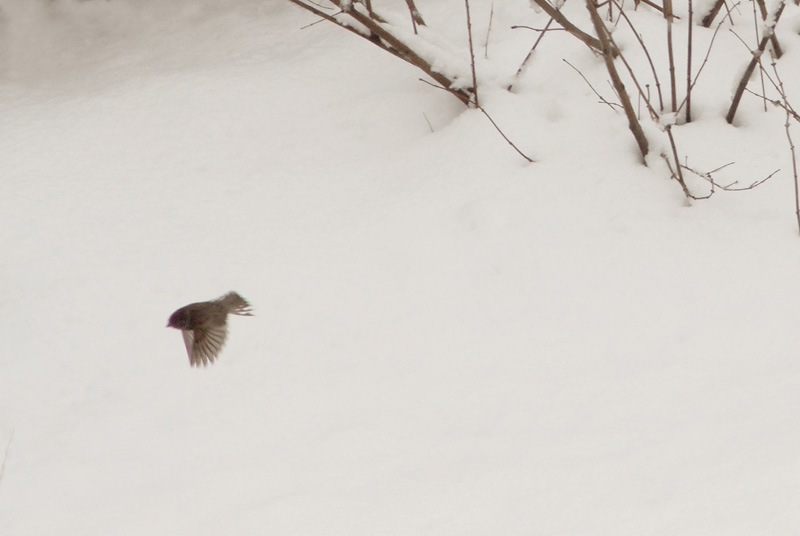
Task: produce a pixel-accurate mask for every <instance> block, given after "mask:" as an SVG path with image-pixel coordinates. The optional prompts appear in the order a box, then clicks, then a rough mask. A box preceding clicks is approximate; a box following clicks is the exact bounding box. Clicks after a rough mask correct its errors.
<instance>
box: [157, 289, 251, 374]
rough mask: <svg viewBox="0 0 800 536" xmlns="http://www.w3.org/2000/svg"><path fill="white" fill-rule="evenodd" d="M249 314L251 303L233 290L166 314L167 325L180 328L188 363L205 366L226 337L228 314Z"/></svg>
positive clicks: (213, 357) (219, 348) (216, 353)
mask: <svg viewBox="0 0 800 536" xmlns="http://www.w3.org/2000/svg"><path fill="white" fill-rule="evenodd" d="M229 314H234V315H242V316H252V312H251V309H250V304H249V303H247V301H246V300H245V299H244V298H242V297H241V296H239V295H238V294H237V293H235V292H229V293H227V294H225V295H224V296H222V297H221V298H219V299H217V300H211V301H205V302H198V303H190V304H189V305H186V306H185V307H181V308H180V309H178V310H177V311H175V312H174V313H172V315H171V316H170V317H169V322H168V323H167V327H170V328H175V329H179V330H181V333H183V342H184V343H185V344H186V352H187V353H188V354H189V363H190V364H191V365H192V366H195V365H197V366H199V365H200V364H203V365H208V363H213V362H214V359H216V358H217V355H218V354H219V352H220V350H222V346H223V345H224V344H225V339H226V338H227V336H228V315H229Z"/></svg>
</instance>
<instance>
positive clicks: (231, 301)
mask: <svg viewBox="0 0 800 536" xmlns="http://www.w3.org/2000/svg"><path fill="white" fill-rule="evenodd" d="M219 301H220V302H221V303H222V305H224V306H225V309H227V310H228V312H229V313H231V314H234V315H241V316H253V309H252V307H251V306H250V304H249V303H247V300H245V299H244V298H242V297H241V296H239V295H238V294H237V293H235V292H228V293H227V294H225V295H224V296H223V297H221V298H220V299H219Z"/></svg>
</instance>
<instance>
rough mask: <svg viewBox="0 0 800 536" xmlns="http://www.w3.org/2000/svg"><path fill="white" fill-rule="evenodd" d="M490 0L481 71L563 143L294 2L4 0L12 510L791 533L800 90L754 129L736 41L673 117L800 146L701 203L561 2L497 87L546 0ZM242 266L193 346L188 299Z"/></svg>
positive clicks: (758, 143) (97, 518) (798, 520)
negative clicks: (173, 318) (728, 117)
mask: <svg viewBox="0 0 800 536" xmlns="http://www.w3.org/2000/svg"><path fill="white" fill-rule="evenodd" d="M417 4H418V5H419V7H420V9H421V10H422V11H423V13H425V14H426V16H428V17H429V18H430V20H429V22H430V24H431V26H433V27H436V28H437V29H438V30H439V31H441V32H442V33H443V35H444V36H445V37H447V38H450V39H454V40H455V39H463V35H462V36H461V37H458V36H459V35H460V34H459V32H461V33H463V4H461V3H460V2H455V1H450V0H440V1H434V0H428V1H423V0H418V1H417ZM495 4H496V5H495V10H494V15H493V26H492V34H491V39H490V47H489V51H488V52H489V53H488V58H489V59H488V60H483V59H479V66H480V67H481V68H482V69H483V70H482V76H483V77H484V84H485V86H484V87H485V91H484V93H483V94H482V95H481V97H482V99H483V104H484V106H485V107H486V108H487V110H489V111H490V112H491V113H492V114H493V117H494V119H495V120H496V121H497V122H498V123H499V124H500V125H501V126H503V128H504V130H505V131H506V133H507V134H508V135H509V136H510V137H511V138H512V139H513V140H514V141H515V142H516V143H517V144H518V145H519V146H520V148H521V149H522V150H523V151H525V152H527V153H529V154H530V155H531V156H532V157H533V158H534V159H535V160H536V163H534V164H528V163H526V162H525V161H524V160H523V159H521V158H520V157H519V156H518V155H517V154H516V153H514V151H513V150H511V148H510V147H509V146H508V145H507V144H506V143H505V142H504V141H503V140H502V138H500V136H499V135H497V133H496V132H495V131H494V130H493V128H492V127H491V125H490V124H489V123H488V121H487V120H486V119H485V117H483V115H482V114H480V113H479V112H477V111H475V110H465V109H464V108H463V106H461V105H460V103H458V101H457V100H456V99H454V98H453V97H452V96H450V95H448V94H446V93H445V92H443V91H440V90H437V89H434V88H431V87H430V86H429V85H426V84H423V83H421V82H419V80H418V78H419V76H420V73H419V72H418V71H416V70H414V69H413V68H412V67H410V66H408V65H406V64H403V63H402V62H400V61H399V60H397V59H396V58H393V57H391V56H390V55H388V54H386V53H385V52H382V51H380V50H378V49H377V48H376V47H374V46H371V45H370V44H369V43H367V42H366V41H364V40H361V39H359V38H358V37H357V36H354V35H352V34H350V33H348V32H345V31H342V30H341V29H338V28H336V27H334V26H332V25H331V24H328V23H322V24H316V25H314V26H311V27H307V28H303V27H304V26H306V25H308V24H309V23H311V22H313V21H314V19H313V18H312V17H310V16H309V15H308V14H307V13H305V12H303V11H301V10H300V9H298V8H296V7H294V6H292V5H290V4H289V3H288V2H285V1H278V0H271V1H266V0H236V1H231V2H214V1H212V0H203V1H190V0H174V1H170V2H159V1H156V0H139V1H135V0H128V1H113V2H79V1H77V0H69V1H68V0H58V1H57V2H53V3H48V2H44V1H38V0H37V1H34V0H0V69H1V71H0V125H2V126H0V129H2V133H3V135H2V136H0V158H2V167H1V169H0V252H1V253H2V258H1V259H0V317H2V322H0V366H1V367H2V372H1V373H0V456H3V460H4V461H3V470H2V474H0V534H3V535H4V536H6V535H8V536H12V535H14V536H16V535H20V536H22V535H25V536H27V535H48V534H53V535H65V534H79V535H83V534H86V535H108V534H113V535H122V534H131V535H141V534H148V535H150V534H169V535H173V534H192V535H204V534H209V535H219V534H254V535H255V534H259V535H262V534H275V535H302V536H310V535H334V534H335V535H347V536H355V535H364V536H368V535H369V536H373V535H404V536H405V535H422V534H426V535H436V536H445V535H454V536H455V535H458V536H465V535H493V536H494V535H502V536H510V535H556V534H558V535H570V536H583V535H592V536H598V535H609V536H612V535H613V536H620V535H637V536H638V535H643V534H647V535H650V536H658V535H664V536H675V535H680V536H688V535H704V536H705V535H725V536H735V535H759V536H763V535H770V536H782V535H785V536H796V534H797V533H798V530H800V508H798V504H800V451H799V450H798V443H800V426H798V422H800V421H799V420H798V409H800V335H799V332H798V325H800V318H799V317H798V316H799V315H798V302H799V301H800V239H799V238H798V232H797V230H796V227H795V220H794V214H793V210H794V201H793V187H792V181H791V179H792V177H791V172H790V166H791V162H790V156H789V152H788V149H787V146H786V141H785V137H784V136H785V134H784V132H783V130H782V126H781V125H782V123H783V116H782V114H781V112H780V111H775V110H772V111H770V112H769V113H764V112H763V111H761V110H760V108H759V103H758V102H757V100H756V99H754V98H752V97H750V98H749V100H748V99H747V98H746V100H745V102H744V104H743V105H742V109H741V111H740V113H739V116H738V119H737V126H736V127H732V126H728V125H726V124H725V123H724V120H723V119H722V116H723V115H724V110H725V106H726V103H727V100H726V99H727V98H728V97H727V95H730V92H731V88H732V86H733V84H734V79H733V77H732V76H731V72H729V71H726V70H725V69H722V68H719V65H720V64H722V63H724V62H722V61H719V60H720V56H721V57H723V58H724V56H725V54H734V53H736V54H740V55H741V61H740V62H736V61H732V62H727V63H729V64H730V65H731V66H732V67H730V68H733V69H740V70H741V69H743V66H744V64H745V63H746V61H747V56H746V51H745V50H744V47H743V46H741V45H739V48H736V47H735V46H728V45H726V46H727V48H725V47H721V46H720V48H718V49H715V50H718V51H719V52H715V54H718V55H719V56H715V55H712V57H711V59H712V60H713V59H717V60H718V61H716V62H713V61H712V62H710V63H709V66H708V67H707V69H708V71H707V74H705V75H704V76H707V78H705V79H703V82H704V84H705V88H706V89H707V90H709V91H707V92H706V93H704V94H703V95H706V96H705V97H703V96H702V95H700V94H699V93H698V97H697V99H698V103H697V108H696V116H697V117H698V121H697V122H696V123H693V124H692V125H690V126H684V127H679V128H678V129H677V130H676V132H677V133H678V139H679V143H682V147H681V149H682V150H684V151H685V152H686V154H688V155H689V157H690V158H691V161H690V164H694V165H696V166H697V167H699V168H703V169H713V168H715V167H717V166H719V165H722V164H725V163H727V162H728V161H730V160H735V161H736V166H734V167H732V168H729V169H727V170H726V172H729V174H730V178H731V180H733V179H739V180H740V181H741V183H742V184H747V183H750V182H752V181H754V180H757V179H759V178H762V177H763V176H766V175H767V174H769V173H770V172H772V171H773V170H775V169H777V168H781V172H779V173H778V174H777V175H776V176H775V177H774V178H772V179H771V180H770V181H768V182H767V183H765V184H764V185H762V186H760V187H759V188H757V189H755V190H752V191H749V192H742V193H736V194H734V193H724V192H718V193H717V194H715V195H714V197H712V199H710V200H708V201H703V202H695V203H693V204H692V206H691V207H689V206H687V203H686V202H685V201H684V199H683V195H682V193H681V191H680V188H679V187H678V185H677V184H676V183H675V182H674V181H670V180H669V179H668V178H667V176H666V174H665V172H664V169H662V168H660V166H659V165H658V162H657V159H656V161H655V162H653V163H652V165H651V167H644V166H642V165H640V164H639V162H638V157H637V153H636V148H635V145H634V143H633V140H632V138H631V136H630V134H629V133H628V130H627V126H626V122H625V118H624V116H622V115H621V114H619V113H615V112H614V111H612V110H610V109H609V108H608V107H606V106H604V105H602V104H598V103H597V98H596V97H595V96H594V94H593V93H592V92H591V90H590V89H589V88H588V86H587V85H586V84H585V83H584V82H583V81H582V80H581V79H580V77H579V76H578V75H577V74H576V73H575V71H574V70H572V69H571V68H570V67H569V66H568V65H566V64H565V63H563V62H562V61H561V60H562V58H567V59H568V60H569V61H570V62H571V63H572V64H573V65H576V66H577V67H579V68H580V69H581V70H582V72H583V73H584V74H585V75H586V76H587V77H588V78H589V79H591V80H592V81H593V83H594V84H595V85H596V87H597V88H600V89H601V90H602V91H604V92H605V93H606V94H607V95H606V96H607V98H609V99H611V94H610V90H609V89H608V85H607V83H606V79H607V76H606V75H605V73H604V71H603V65H602V61H600V60H599V59H597V58H594V57H592V56H591V54H589V53H588V52H587V51H586V49H585V47H584V46H583V45H581V44H580V43H577V42H572V41H573V40H571V38H570V37H569V36H567V35H566V34H564V33H561V34H553V36H552V37H547V38H546V39H544V40H543V42H542V44H541V45H540V56H537V60H536V61H537V63H534V64H533V65H532V66H531V68H530V69H529V70H528V71H527V72H526V74H525V77H524V78H523V79H522V80H520V81H519V83H518V85H517V89H516V91H515V92H514V93H507V92H505V91H503V90H502V89H501V88H502V87H504V86H505V83H501V82H507V80H506V79H504V77H506V78H509V77H510V76H511V75H513V72H514V71H515V70H516V67H517V66H518V65H519V62H520V61H521V60H522V58H523V57H524V56H525V54H526V53H527V49H528V48H529V47H530V45H531V41H532V39H533V37H532V35H535V34H531V33H526V31H525V30H514V31H512V30H509V29H508V26H510V25H511V24H531V25H539V26H541V25H543V24H544V23H545V22H546V20H547V18H546V16H544V15H543V14H537V13H536V12H535V11H533V10H531V9H530V8H529V7H528V4H527V1H526V0H507V1H506V2H504V3H500V2H495ZM473 7H474V9H475V13H476V15H475V17H474V18H475V20H474V21H473V22H474V23H475V25H476V33H477V32H478V31H481V32H483V31H484V30H485V28H486V24H487V17H488V12H489V2H488V1H477V0H474V1H473ZM572 9H573V10H574V12H575V13H579V12H580V10H582V9H583V7H582V6H581V5H580V2H577V3H576V5H574V6H572ZM743 9H745V8H743ZM747 9H749V8H747ZM790 11H791V12H790ZM642 16H643V17H645V16H646V15H642ZM784 17H786V18H787V20H789V22H788V23H787V24H786V28H787V31H786V33H784V34H782V36H781V37H782V45H784V48H785V49H786V52H787V54H786V56H785V58H784V59H783V60H782V61H783V62H784V63H783V65H785V67H784V69H783V73H784V76H785V81H786V82H787V85H789V84H793V85H792V87H794V88H797V87H798V83H800V69H799V68H798V65H800V60H798V57H799V55H800V37H798V35H797V33H796V27H797V26H798V25H797V21H798V18H797V17H798V11H797V8H796V7H794V6H793V4H792V5H790V6H789V7H787V13H786V14H785V15H784ZM791 17H795V18H794V19H791ZM792 21H794V22H792ZM641 23H642V24H645V25H646V24H648V22H647V20H646V19H645V20H643V21H642V22H641ZM481 25H483V26H481ZM645 27H647V26H645ZM481 28H483V29H484V30H480V29H481ZM793 28H794V29H793ZM696 31H697V33H698V39H700V40H701V41H702V40H705V42H707V41H708V39H710V33H711V31H710V30H703V29H700V28H698V29H697V30H696ZM742 31H743V32H744V31H746V30H742ZM481 35H485V33H482V34H481ZM720 39H725V40H728V41H727V42H729V43H730V42H734V41H735V37H734V36H732V35H729V34H728V33H723V35H722V36H720ZM548 47H549V48H548ZM480 54H481V55H482V54H483V49H481V50H480ZM714 91H716V93H714ZM709 95H710V96H709ZM704 99H705V100H704ZM796 138H798V139H800V134H796ZM731 155H733V156H731ZM693 186H694V187H696V188H697V189H698V191H699V192H700V191H702V185H701V184H700V183H699V182H695V183H693ZM229 290H236V291H238V292H240V293H241V294H242V295H243V296H244V297H245V298H247V299H248V300H249V301H250V302H252V304H253V305H254V308H255V312H256V316H254V317H252V318H247V317H233V318H231V319H230V331H231V333H230V337H229V341H228V344H227V346H226V348H225V350H224V351H223V353H222V354H221V356H220V360H219V361H218V362H217V363H216V364H215V365H214V366H212V367H208V368H205V369H199V370H198V369H192V368H190V367H189V364H188V360H187V357H186V353H185V350H184V347H183V342H182V339H181V336H180V334H179V333H178V332H177V331H175V330H171V329H166V328H165V327H164V326H165V324H166V321H167V318H168V316H169V315H170V313H171V312H172V311H173V310H174V309H176V308H178V307H180V306H182V305H185V304H187V303H189V302H192V301H199V300H204V299H210V298H214V297H217V296H219V295H221V294H223V293H225V292H227V291H229Z"/></svg>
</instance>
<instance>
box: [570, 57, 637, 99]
mask: <svg viewBox="0 0 800 536" xmlns="http://www.w3.org/2000/svg"><path fill="white" fill-rule="evenodd" d="M561 61H563V62H564V63H566V64H567V65H569V66H570V67H572V69H573V70H574V71H575V72H576V73H578V74H579V75H580V77H581V78H583V81H584V82H586V85H587V86H589V89H591V90H592V92H593V93H594V94H595V95H597V98H598V99H600V102H602V103H603V104H605V105H606V106H608V107H609V108H611V109H612V110H614V106H617V107H619V108H622V105H621V104H617V103H616V102H608V101H607V100H606V99H605V97H603V96H602V95H601V94H600V93H598V92H597V90H596V89H595V88H594V86H593V85H592V83H591V82H589V80H588V79H587V78H586V77H585V76H584V75H583V73H582V72H580V70H578V68H577V67H575V66H574V65H572V64H571V63H570V62H568V61H567V60H566V59H564V58H561Z"/></svg>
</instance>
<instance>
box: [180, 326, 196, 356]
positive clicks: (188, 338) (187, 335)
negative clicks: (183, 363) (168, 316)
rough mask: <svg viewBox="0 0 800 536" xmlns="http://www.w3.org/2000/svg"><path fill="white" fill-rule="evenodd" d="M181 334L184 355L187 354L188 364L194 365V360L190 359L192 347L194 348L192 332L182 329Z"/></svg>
mask: <svg viewBox="0 0 800 536" xmlns="http://www.w3.org/2000/svg"><path fill="white" fill-rule="evenodd" d="M181 333H182V334H183V344H185V345H186V353H187V354H189V363H190V364H192V365H194V359H193V358H192V346H194V331H192V330H191V329H182V330H181Z"/></svg>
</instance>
